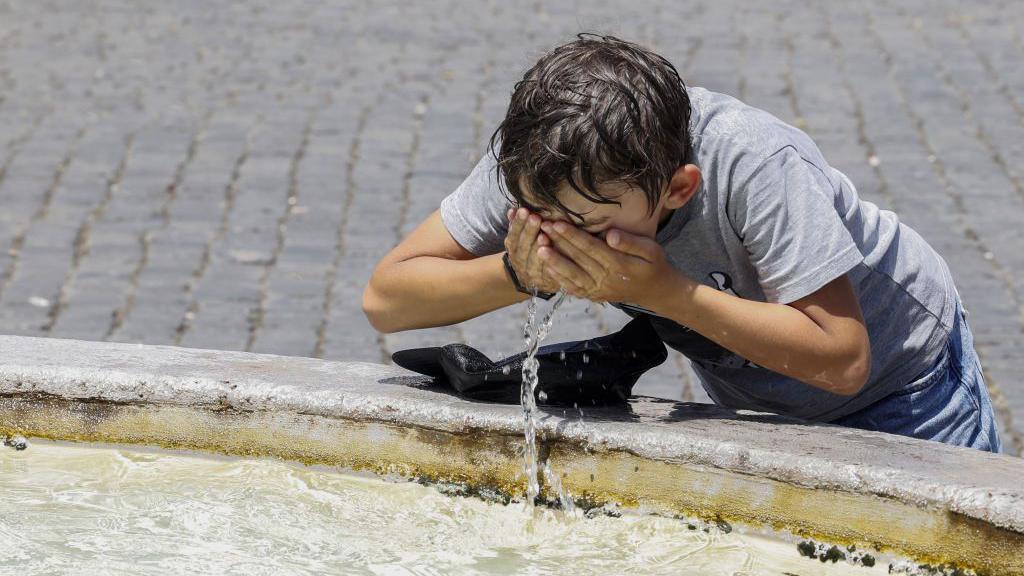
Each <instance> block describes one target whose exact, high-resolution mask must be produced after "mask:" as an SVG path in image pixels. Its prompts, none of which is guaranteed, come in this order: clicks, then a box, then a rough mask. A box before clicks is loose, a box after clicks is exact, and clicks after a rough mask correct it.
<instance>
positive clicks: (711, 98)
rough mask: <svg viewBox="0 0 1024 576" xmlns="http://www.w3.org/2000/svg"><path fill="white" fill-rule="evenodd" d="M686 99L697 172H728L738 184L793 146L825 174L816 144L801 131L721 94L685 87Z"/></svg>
mask: <svg viewBox="0 0 1024 576" xmlns="http://www.w3.org/2000/svg"><path fill="white" fill-rule="evenodd" d="M687 93H688V95H689V96H690V137H691V141H692V142H693V148H694V154H695V156H696V160H697V165H698V166H700V167H701V169H702V170H705V169H706V168H710V167H715V168H720V169H725V170H728V172H729V174H730V176H731V178H730V179H731V180H733V181H743V180H744V179H745V177H748V176H750V175H751V174H752V173H753V172H754V171H756V170H757V169H758V168H759V167H760V166H761V165H762V164H764V162H765V161H766V160H768V159H769V158H771V157H772V156H774V155H775V154H776V153H778V152H779V151H780V150H784V149H786V148H792V149H793V150H794V151H795V152H796V153H797V154H798V155H799V156H800V157H802V158H803V159H804V160H806V161H808V162H810V163H811V164H813V165H815V166H817V167H818V168H819V169H822V170H824V169H825V168H826V167H827V163H826V162H825V159H824V157H823V156H822V154H821V151H820V150H819V149H818V146H817V145H816V144H815V143H814V141H813V140H812V139H811V137H810V136H808V135H807V133H806V132H804V131H803V130H801V129H799V128H797V127H796V126H793V125H791V124H788V123H786V122H784V121H782V120H781V119H779V118H778V117H777V116H775V115H773V114H772V113H770V112H768V111H766V110H762V109H761V108H757V107H756V106H752V105H750V104H747V103H745V102H743V101H742V100H739V99H738V98H735V97H733V96H730V95H728V94H724V93H721V92H714V91H711V90H708V89H706V88H702V87H687Z"/></svg>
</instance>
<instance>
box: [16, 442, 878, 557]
mask: <svg viewBox="0 0 1024 576" xmlns="http://www.w3.org/2000/svg"><path fill="white" fill-rule="evenodd" d="M0 536H2V540H3V544H4V545H3V546H0V574H4V575H6V574H11V575H15V574H17V575H18V576H29V575H42V574H58V573H71V574H195V573H203V574H246V575H251V574H275V575H278V574H280V575H286V574H387V575H391V574H395V575H406V574H408V575H412V574H422V575H434V574H436V575H442V574H444V575H447V574H560V575H562V574H566V575H568V574H595V573H597V574H673V575H688V574H692V575H701V576H708V575H711V576H713V575H731V574H746V575H753V574H772V575H777V576H778V575H783V574H787V573H788V574H798V575H800V576H813V575H816V574H829V575H846V574H851V575H859V576H868V575H873V574H884V573H886V564H885V563H884V562H880V563H879V564H880V566H876V567H875V568H871V569H869V568H865V567H861V566H851V565H847V564H844V563H839V564H835V565H832V564H828V565H824V564H821V563H820V562H818V561H817V560H809V559H807V558H803V557H800V556H799V555H798V554H797V552H796V548H795V545H794V544H793V543H790V542H781V541H775V540H771V539H767V538H764V537H761V536H753V535H741V534H738V533H737V532H735V531H734V532H733V533H731V534H722V533H704V532H702V531H699V530H697V531H693V530H689V529H688V528H687V526H686V523H685V522H681V521H678V520H672V519H667V518H658V517H652V516H631V515H626V516H623V517H621V518H612V517H608V516H601V517H597V518H585V517H567V516H565V515H564V514H562V513H561V512H558V511H553V510H547V509H536V510H531V509H529V508H527V507H526V506H524V505H521V504H511V505H507V506H506V505H502V504H500V503H493V502H485V501H483V500H479V499H476V498H462V497H449V496H445V495H442V494H441V493H440V492H438V491H437V490H436V489H434V488H431V487H427V486H421V485H419V484H415V483H392V482H386V481H384V480H380V479H377V478H368V477H361V476H355V475H351V474H344V473H337V472H334V471H331V470H327V469H325V468H321V467H305V466H303V465H301V464H293V463H287V462H282V461H278V460H272V459H260V460H245V459H229V458H222V457H216V456H209V457H207V456H198V455H195V454H190V453H176V452H175V453H172V452H163V451H158V450H152V449H134V448H133V449H124V448H123V447H107V446H101V445H87V444H81V445H78V444H71V443H61V442H49V441H44V440H33V441H31V445H30V446H29V448H28V449H27V450H25V451H21V452H16V451H14V450H12V449H9V448H5V449H2V450H0Z"/></svg>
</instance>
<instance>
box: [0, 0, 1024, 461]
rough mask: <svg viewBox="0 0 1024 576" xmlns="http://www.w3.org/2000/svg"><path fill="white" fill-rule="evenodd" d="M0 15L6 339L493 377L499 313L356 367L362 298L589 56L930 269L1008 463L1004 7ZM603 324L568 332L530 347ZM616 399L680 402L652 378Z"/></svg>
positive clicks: (503, 342) (1021, 83) (1015, 29)
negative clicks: (689, 100)
mask: <svg viewBox="0 0 1024 576" xmlns="http://www.w3.org/2000/svg"><path fill="white" fill-rule="evenodd" d="M0 10H3V16H2V18H0V117H3V118H4V122H3V123H2V124H3V126H0V169H3V172H2V176H0V178H2V179H0V205H2V206H3V210H0V326H2V327H3V331H5V332H10V333H28V334H49V335H52V336H69V335H70V336H73V337H82V338H96V339H100V338H109V339H111V340H118V341H125V342H133V341H138V342H147V343H157V344H159V343H175V342H178V343H181V344H184V345H186V346H204V347H225V348H233V349H242V348H244V347H246V346H251V347H252V348H253V349H255V350H258V351H261V352H271V353H285V354H298V355H321V356H324V357H328V358H336V359H346V360H371V361H381V360H383V359H385V357H386V355H387V353H388V352H389V351H392V350H396V349H400V348H402V347H405V346H412V345H430V344H436V343H446V342H453V341H465V342H470V343H473V344H474V345H476V346H478V347H479V348H480V349H481V350H483V351H485V353H487V354H490V355H492V356H498V355H507V354H511V353H515V352H517V351H518V349H519V348H520V347H521V342H520V337H521V336H520V328H521V323H522V320H523V307H521V306H517V307H510V308H508V309H505V310H499V311H496V312H494V313H493V314H490V315H488V316H486V317H484V318H479V319H474V320H471V321H468V322H464V323H461V324H459V325H456V326H450V327H443V328H437V329H430V330H417V331H411V332H409V333H403V334H392V335H387V336H385V337H379V335H378V334H376V332H375V331H373V330H372V329H371V327H370V326H369V324H368V322H367V321H366V319H365V317H364V316H363V314H362V311H361V296H362V289H363V286H364V285H365V283H366V281H367V279H368V278H369V276H370V274H371V273H372V270H373V267H374V265H375V264H376V262H377V260H378V259H379V258H380V257H381V256H382V255H383V254H384V253H386V252H387V250H389V249H390V248H391V246H393V245H394V244H395V243H396V242H397V241H399V239H400V238H401V237H402V236H404V235H405V234H408V233H409V232H410V231H412V230H413V229H414V228H415V227H416V226H417V225H418V224H419V222H420V221H422V219H423V218H425V217H426V216H428V215H429V214H430V213H432V212H433V211H434V210H435V209H436V208H437V204H438V203H439V202H440V200H441V199H442V198H443V197H444V196H446V195H447V194H448V193H450V192H451V191H452V190H454V188H455V187H457V186H458V184H459V183H460V182H461V181H462V179H463V178H464V177H465V175H466V174H467V173H468V171H469V169H470V168H471V167H472V166H473V165H474V163H475V161H476V160H477V159H478V158H479V157H480V155H481V154H482V153H484V145H485V144H486V140H487V138H488V137H489V136H490V135H491V133H492V131H493V130H494V129H495V127H496V126H497V124H498V122H499V121H500V120H501V119H502V117H503V116H504V113H505V110H506V107H507V105H508V96H509V94H510V92H511V90H512V88H513V86H514V84H515V82H516V81H518V80H519V79H520V77H521V75H522V73H523V71H524V70H525V68H526V67H527V66H528V65H530V64H532V62H533V61H534V60H535V59H536V58H537V57H538V56H539V55H540V54H541V53H542V52H543V50H544V49H546V48H548V47H550V46H551V45H553V44H554V43H556V42H561V41H564V40H567V39H569V38H571V37H572V35H573V34H575V33H576V32H578V31H580V30H582V29H597V30H603V31H614V33H615V34H617V35H619V36H621V37H624V38H627V39H634V40H637V41H641V42H642V43H647V44H648V45H650V46H652V47H654V48H655V49H657V50H658V51H659V52H661V53H662V54H664V55H665V56H666V57H667V58H669V60H670V61H672V62H673V63H675V64H676V66H677V68H678V69H679V71H680V73H681V74H682V76H683V78H684V80H686V82H687V83H689V84H694V85H703V86H706V87H708V88H711V89H715V90H721V91H725V92H728V93H730V94H733V95H736V96H738V97H740V98H742V99H744V100H746V101H748V102H749V103H751V104H753V105H755V106H758V107H760V108H763V109H766V110H768V111H770V112H772V113H773V114H776V115H778V116H779V117H780V118H782V119H783V120H785V121H788V122H792V123H794V124H796V125H797V126H798V127H800V128H802V129H804V130H805V131H807V132H808V133H809V134H810V135H811V136H812V137H813V138H815V140H816V141H817V142H818V143H819V145H820V147H821V148H822V150H823V152H824V153H825V155H826V158H828V159H829V161H830V162H831V163H832V164H833V165H834V166H836V167H837V168H839V169H840V170H842V171H843V172H844V173H846V174H847V175H848V176H849V177H850V178H851V180H852V181H853V182H854V184H855V185H856V186H857V188H858V191H859V192H860V193H861V196H862V197H863V198H864V199H866V200H869V201H871V202H874V203H876V204H877V205H878V206H880V207H882V208H886V209H892V210H895V211H896V212H897V214H898V215H899V216H900V218H901V219H902V220H903V221H904V222H906V223H907V224H908V225H911V226H912V227H913V228H914V229H915V230H916V231H917V232H918V233H920V234H921V235H922V236H924V237H925V238H926V239H927V240H928V241H929V242H931V243H932V244H933V245H934V246H935V247H936V248H937V249H938V250H939V251H940V253H941V254H942V255H943V257H944V258H945V259H946V261H947V262H948V263H949V264H950V267H951V269H952V271H953V274H954V277H955V279H956V281H957V285H958V287H959V288H960V291H961V294H962V296H963V298H964V301H965V303H966V304H967V305H968V308H969V309H970V310H971V314H972V316H971V318H972V322H973V323H972V327H973V328H974V330H975V332H976V334H977V342H978V347H979V351H980V352H981V353H982V355H983V356H984V357H985V358H986V359H987V363H988V364H989V366H986V369H987V370H989V371H990V372H991V373H992V379H993V381H994V382H995V385H994V386H995V388H994V389H996V390H997V391H998V393H999V394H1000V395H1001V398H1003V402H1004V403H1005V406H1004V408H1003V409H1002V412H1001V414H1002V416H1001V417H1004V418H1008V419H1011V420H1012V422H1013V426H1014V428H1013V429H1012V430H1011V431H1010V433H1011V436H1013V438H1015V440H1013V442H1015V443H1016V444H1015V445H1016V446H1017V449H1024V414H1022V412H1024V383H1022V382H1021V378H1020V372H1021V369H1022V367H1024V358H1022V357H1021V355H1020V353H1019V350H1020V344H1019V343H1020V333H1021V331H1022V330H1024V322H1022V319H1021V318H1022V313H1021V302H1024V250H1021V247H1022V245H1024V238H1022V232H1021V229H1022V227H1021V226H1020V224H1019V223H1020V221H1021V217H1022V216H1021V215H1022V213H1024V167H1022V166H1024V165H1022V162H1024V96H1021V95H1022V94H1024V68H1021V67H1020V66H1019V65H1018V64H1019V61H1020V59H1021V58H1022V57H1024V40H1022V37H1021V30H1022V29H1024V24H1022V19H1024V4H1021V3H1006V2H999V1H995V0H985V1H982V2H974V3H969V4H964V3H954V2H951V1H948V0H944V1H942V2H929V1H927V0H907V2H898V3H896V2H886V1H883V0H869V1H867V2H864V3H838V2H819V3H811V4H805V3H797V2H795V1H791V0H785V1H782V2H777V3H773V4H770V5H769V4H749V3H741V2H734V1H727V2H718V3H704V2H697V1H696V0H688V1H685V2H682V3H679V2H677V3H669V2H665V1H664V0H645V1H644V2H641V3H635V4H632V5H629V6H625V5H621V6H618V5H617V6H611V5H608V6H605V5H593V6H588V7H587V9H586V10H581V9H580V8H579V7H577V6H576V5H574V4H572V3H568V2H553V3H546V4H542V5H534V4H527V3H523V2H519V1H518V0H517V1H515V2H510V3H505V2H503V3H491V4H487V5H480V6H472V7H467V6H466V5H464V4H463V3H460V2H455V1H453V0H450V1H446V2H444V3H443V4H442V5H440V6H436V5H429V6H428V5H416V4H407V3H406V4H401V3H398V2H397V1H395V0H387V1H384V2H374V3H369V4H367V3H363V4H355V3H349V2H341V3H327V2H319V1H317V2H310V3H307V4H305V5H303V8H302V9H301V10H298V9H296V6H295V5H294V3H292V2H283V3H282V2H277V3H275V2H269V1H267V0H254V1H253V2H250V3H247V4H237V5H232V4H210V3H201V2H188V3H178V4H175V5H174V6H173V8H172V7H170V5H168V6H158V5H155V4H154V5H146V6H142V7H137V6H133V7H130V8H129V7H128V6H127V5H124V4H123V3H121V2H117V1H115V0H89V1H86V2H81V3H73V4H68V3H57V2H53V1H50V0H46V1H43V0H41V1H39V2H32V3H13V2H9V3H3V4H0ZM442 15H443V17H442ZM23 30H38V31H40V32H41V33H39V34H25V33H22V32H21V31H23ZM314 112H315V116H312V114H313V113H314ZM311 117H312V118H315V120H314V122H313V124H312V126H310V128H309V130H308V133H307V131H306V128H307V123H308V122H309V121H310V118H311ZM130 134H135V139H134V141H133V145H132V152H131V154H130V155H129V156H128V158H127V162H126V163H125V164H124V167H123V171H122V173H118V170H117V169H118V166H119V164H120V160H121V158H122V154H123V151H124V146H125V144H126V138H127V137H128V135H130ZM197 134H198V138H197V139H196V140H195V143H194V145H192V144H193V138H194V137H195V136H196V135H197ZM79 138H80V139H79ZM869 160H870V163H869ZM4 166H5V167H6V168H5V169H4V168H2V167H4ZM118 176H119V177H120V181H119V182H118V183H117V186H115V187H113V188H110V186H109V183H110V181H111V180H112V179H115V178H117V177H118ZM54 182H57V183H58V185H57V186H54ZM292 196H294V200H293V205H291V206H289V205H288V198H289V197H292ZM282 223H283V224H284V226H283V227H281V226H280V224H282ZM76 242H78V245H77V248H76ZM16 244H17V246H15V245H16ZM15 247H17V248H18V250H15V251H12V252H8V251H9V250H11V249H12V248H15ZM986 253H988V254H986ZM30 298H35V299H33V300H32V302H35V304H33V303H31V302H29V299H30ZM39 299H46V300H47V302H48V304H47V305H45V306H39V305H38V304H40V302H41V300H39ZM58 301H59V302H60V303H59V305H56V306H55V307H53V302H58ZM626 320H627V318H626V317H625V316H624V315H622V314H620V313H619V312H618V311H614V310H610V309H601V308H599V307H590V309H589V310H588V307H587V305H586V304H585V303H579V302H574V303H570V304H568V305H567V306H566V308H565V310H564V311H563V315H562V316H561V321H560V323H559V324H558V325H556V328H555V330H554V332H553V333H552V335H551V339H552V340H551V341H556V340H558V339H580V338H587V337H592V336H596V335H600V334H605V333H608V332H610V331H613V330H616V329H618V328H619V327H620V326H621V325H622V324H624V323H625V321H626ZM112 322H113V323H112ZM179 327H182V328H183V329H182V330H179ZM111 328H113V329H114V330H113V333H109V334H108V331H109V330H110V329H111ZM637 390H638V391H640V392H645V393H649V394H655V395H659V396H664V397H669V398H680V399H686V400H697V401H708V399H707V396H706V395H705V394H704V393H703V390H702V389H701V388H700V385H699V383H697V380H696V378H695V377H694V375H693V374H692V371H690V369H689V367H688V365H687V363H686V361H685V359H683V358H682V357H681V356H679V355H677V354H673V355H672V356H671V357H670V359H669V361H668V362H666V363H665V365H663V366H661V367H659V368H658V369H656V370H654V371H652V372H650V373H648V374H646V375H645V376H644V377H643V379H642V380H641V382H640V383H639V384H638V388H637Z"/></svg>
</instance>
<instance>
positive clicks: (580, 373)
mask: <svg viewBox="0 0 1024 576" xmlns="http://www.w3.org/2000/svg"><path fill="white" fill-rule="evenodd" d="M576 379H577V380H583V369H582V368H580V369H579V370H577V371H576Z"/></svg>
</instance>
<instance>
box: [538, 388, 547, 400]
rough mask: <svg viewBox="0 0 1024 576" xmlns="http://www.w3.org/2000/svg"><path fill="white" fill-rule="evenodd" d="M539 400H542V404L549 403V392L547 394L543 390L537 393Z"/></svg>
mask: <svg viewBox="0 0 1024 576" xmlns="http://www.w3.org/2000/svg"><path fill="white" fill-rule="evenodd" d="M537 399H538V400H540V401H541V402H547V401H548V394H547V392H545V391H543V390H541V391H540V392H537Z"/></svg>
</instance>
